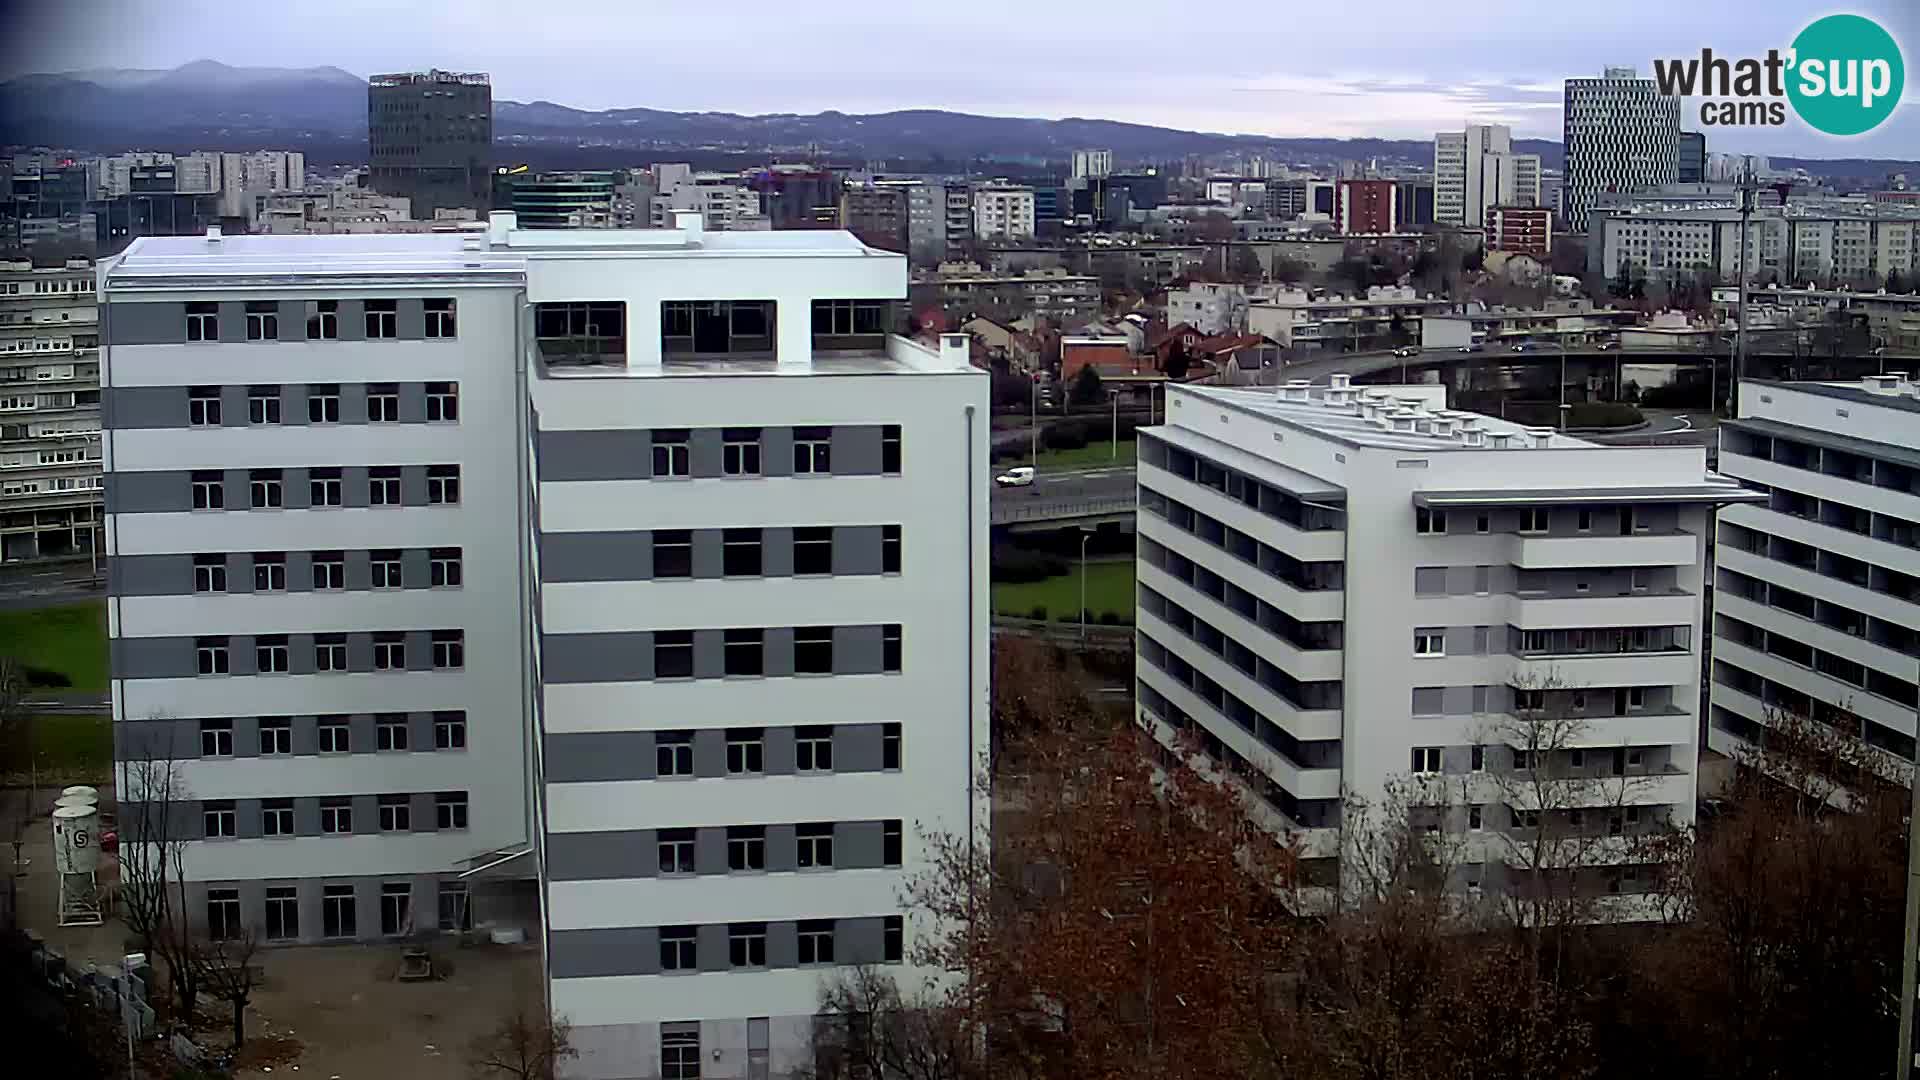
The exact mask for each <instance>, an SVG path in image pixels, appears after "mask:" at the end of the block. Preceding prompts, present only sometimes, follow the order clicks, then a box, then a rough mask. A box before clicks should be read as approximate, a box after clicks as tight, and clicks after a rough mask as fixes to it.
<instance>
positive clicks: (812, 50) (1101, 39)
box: [0, 0, 1920, 158]
mask: <svg viewBox="0 0 1920 1080" xmlns="http://www.w3.org/2000/svg"><path fill="white" fill-rule="evenodd" d="M599 3H600V0H587V7H588V8H589V9H594V8H596V5H597V4H599ZM1769 7H1771V8H1772V9H1773V10H1771V11H1765V12H1762V13H1758V14H1756V11H1755V8H1754V6H1753V5H1740V4H1736V3H1735V2H1734V0H1708V2H1706V3H1702V4H1698V5H1692V6H1690V7H1689V8H1687V9H1685V10H1675V9H1672V8H1670V7H1667V6H1657V5H1655V4H1654V3H1652V0H1627V2H1625V3H1623V4H1621V5H1617V6H1616V7H1615V8H1613V9H1611V10H1609V11H1606V12H1591V13H1588V14H1587V16H1586V19H1587V22H1586V23H1584V24H1583V25H1582V26H1581V28H1580V33H1579V35H1578V36H1577V37H1571V38H1568V37H1565V36H1564V35H1563V30H1562V27H1561V26H1560V25H1559V24H1549V23H1546V22H1543V21H1541V20H1540V19H1539V18H1538V12H1537V9H1536V8H1533V7H1531V6H1530V5H1525V4H1521V3H1517V2H1513V0H1492V2H1489V3H1483V4H1480V5H1477V6H1476V17H1475V18H1472V19H1468V20H1448V21H1444V22H1443V21H1441V20H1437V19H1435V18H1433V17H1432V16H1430V15H1429V14H1428V13H1427V9H1426V8H1424V7H1422V6H1420V5H1416V4H1414V3H1412V2H1411V0H1379V2H1378V3H1377V4H1376V5H1375V6H1374V9H1373V10H1374V13H1375V14H1376V15H1377V16H1379V17H1378V18H1372V19H1370V20H1369V30H1368V33H1367V34H1365V35H1364V36H1362V35H1357V34H1353V33H1351V32H1349V31H1348V29H1347V23H1346V21H1345V20H1346V17H1347V16H1346V13H1344V12H1327V13H1319V12H1304V13H1296V14H1292V15H1289V16H1288V18H1287V19H1286V20H1284V21H1280V20H1275V21H1274V23H1273V24H1271V25H1253V26H1235V27H1234V28H1233V32H1232V36H1231V38H1230V40H1231V41H1232V42H1233V46H1232V47H1231V48H1224V47H1223V46H1222V42H1224V41H1226V40H1229V39H1228V38H1225V37H1223V36H1222V33H1223V32H1222V28H1221V27H1219V26H1218V25H1217V24H1213V23H1205V22H1201V21H1195V22H1194V23H1193V24H1192V25H1167V24H1166V20H1165V19H1164V18H1161V17H1160V16H1158V15H1154V16H1151V17H1152V18H1153V19H1154V22H1153V25H1152V30H1151V32H1150V33H1148V32H1147V31H1146V30H1145V29H1144V24H1143V23H1142V21H1141V20H1128V19H1125V18H1116V19H1110V20H1102V21H1101V22H1100V24H1098V25H1091V26H1079V25H1075V24H1074V23H1073V22H1072V21H1071V20H1069V19H1068V18H1066V17H1065V16H1054V15H1051V14H1049V13H1047V12H1044V11H1040V12H1034V11H1030V10H1026V9H1018V8H1014V7H1013V6H1012V5H1008V4H1002V3H998V2H994V3H988V4H984V5H981V6H979V7H977V8H976V9H974V14H973V16H972V18H971V20H970V21H969V20H955V19H953V18H952V17H951V16H950V15H946V14H940V13H936V12H931V11H917V10H908V11H883V12H863V13H862V15H861V17H860V18H859V19H857V20H853V19H847V20H832V19H819V20H812V21H809V22H808V23H806V24H804V25H784V24H783V23H782V20H781V17H780V13H779V12H778V11H777V10H774V9H770V8H767V7H766V6H765V5H758V11H757V12H756V11H749V12H748V14H747V15H746V17H745V18H736V19H729V20H727V21H726V22H725V23H724V24H720V23H716V22H713V21H711V20H706V19H703V18H702V17H701V15H702V11H701V9H699V8H696V7H694V6H693V5H691V4H686V3H681V2H679V0H669V2H666V3H663V4H660V5H657V6H656V8H655V10H654V11H653V12H651V13H650V14H649V16H648V18H646V19H645V20H638V19H631V18H626V19H623V18H621V16H620V13H619V12H616V11H615V9H613V8H612V7H611V6H607V7H606V8H605V9H604V11H605V14H606V16H607V17H605V18H599V19H596V18H580V19H577V20H573V21H572V22H570V23H569V24H568V25H567V26H554V25H540V26H536V27H531V28H526V29H528V30H529V32H528V33H524V34H520V35H517V36H515V37H513V38H504V37H502V36H500V35H498V34H496V33H492V32H490V31H489V29H488V28H489V27H490V26H493V25H497V23H496V22H495V21H494V20H491V19H489V18H487V17H486V16H485V5H484V4H483V5H479V11H478V12H476V8H475V6H474V5H462V6H460V7H459V8H457V9H455V8H453V7H450V6H448V5H445V4H440V3H425V4H419V5H414V6H411V7H409V8H407V9H405V10H402V11H388V10H379V11H378V12H377V14H378V18H379V21H380V24H381V26H382V33H381V34H379V35H371V36H370V35H366V34H364V33H361V32H360V30H359V28H361V27H364V25H365V21H364V20H363V19H359V18H356V17H355V15H356V13H360V14H364V15H366V16H368V17H373V16H374V15H375V14H376V9H375V8H373V7H372V6H371V5H366V4H361V3H358V2H357V0H356V2H355V3H349V4H347V5H346V6H345V8H344V9H342V8H340V7H332V8H329V9H328V10H327V14H326V16H325V17H324V18H323V17H320V16H319V15H318V14H317V13H312V14H310V13H307V12H300V11H276V12H274V13H273V14H272V19H273V21H272V22H267V23H263V22H262V21H261V18H260V15H259V13H257V12H254V11H243V6H242V5H237V4H234V3H232V2H231V0H199V2H197V3H193V4H189V5H187V6H186V9H185V11H184V12H183V11H182V8H181V7H180V6H178V5H168V6H167V7H166V8H165V9H162V8H161V7H160V6H159V5H157V4H155V3H153V2H152V0H102V2H99V3H94V4H90V5H85V6H84V8H83V9H82V10H74V9H72V8H66V7H56V6H54V5H50V4H46V5H36V6H26V7H16V8H15V9H13V11H12V13H11V14H10V16H9V21H10V22H12V23H14V29H13V30H11V31H9V32H8V33H7V34H5V35H3V36H4V37H5V38H6V39H8V40H12V41H16V42H22V43H24V44H25V45H26V46H27V47H25V48H22V49H20V50H18V51H11V50H10V51H8V52H7V53H6V54H5V55H0V78H13V77H17V76H20V75H23V74H28V73H32V72H49V71H88V70H97V69H103V68H170V67H174V66H178V65H180V64H184V63H188V62H191V61H194V60H197V59H203V58H212V59H216V60H219V61H221V62H223V63H228V64H233V65H236V66H240V65H247V66H284V67H320V66H337V67H340V68H342V69H344V70H347V71H350V72H352V73H354V74H356V75H366V74H370V73H373V72H377V71H387V70H410V69H418V68H425V67H439V68H442V69H448V70H476V71H487V72H489V73H490V74H491V75H492V76H493V82H494V91H495V96H496V97H497V98H499V99H504V100H516V101H539V100H546V101H552V102H555V103H558V104H562V105H567V106H570V107H574V108H580V109H595V110H597V109H608V108H634V107H649V108H659V109H670V110H678V111H716V112H732V113H747V114H766V113H802V114H804V113H812V112H818V111H826V110H837V111H841V112H850V113H864V112H888V111H893V110H898V109H911V108H938V109H949V110H953V111H959V112H971V113H979V114H984V115H991V116H1022V117H1045V118H1061V117H1072V116H1078V117H1092V118H1100V119H1109V120H1117V121H1124V122H1132V123H1142V124H1153V125H1159V126H1166V127H1173V128H1182V129H1188V130H1195V131H1208V132H1225V133H1233V134H1251V135H1267V136H1271V137H1275V138H1297V137H1345V138H1353V137H1380V138H1401V139H1431V138H1432V136H1433V133H1434V132H1436V131H1447V130H1458V128H1459V127H1460V126H1461V125H1462V124H1465V123H1505V124H1509V125H1511V126H1512V127H1513V129H1514V134H1515V136H1516V137H1519V138H1546V139H1554V140H1557V139H1558V138H1559V137H1560V127H1561V106H1562V85H1561V80H1563V79H1565V78H1569V77H1580V76H1588V75H1597V74H1599V69H1600V67H1601V66H1602V65H1628V66H1634V67H1636V68H1638V69H1639V70H1640V72H1641V74H1643V75H1650V74H1651V70H1652V61H1653V59H1654V58H1656V57H1669V56H1683V55H1687V54H1688V53H1690V52H1695V53H1697V51H1698V50H1699V49H1700V48H1701V47H1702V46H1703V45H1707V46H1711V47H1713V48H1714V49H1715V50H1716V52H1720V53H1723V54H1727V55H1734V54H1746V53H1760V52H1764V51H1765V50H1766V49H1767V48H1769V47H1777V46H1784V45H1785V44H1786V43H1787V42H1788V41H1789V40H1790V39H1791V37H1792V35H1793V34H1794V33H1795V32H1796V31H1797V29H1798V28H1799V26H1800V25H1801V24H1802V23H1803V22H1804V21H1806V19H1807V18H1808V17H1809V16H1807V15H1805V14H1803V13H1802V12H1801V11H1799V10H1797V9H1795V8H1792V7H1789V6H1788V5H1785V4H1775V5H1769ZM746 8H748V9H753V8H756V5H754V4H748V5H746ZM1853 10H1855V11H1856V12H1858V13H1860V14H1865V15H1868V16H1870V17H1873V18H1876V19H1878V20H1880V21H1881V22H1882V24H1883V25H1885V26H1887V27H1888V28H1889V29H1890V30H1891V31H1892V32H1893V33H1894V34H1895V35H1896V36H1897V37H1900V38H1902V39H1904V40H1920V11H1915V10H1912V9H1907V8H1903V7H1901V6H1900V5H1897V4H1895V3H1893V2H1892V0H1863V2H1861V3H1858V4H1855V5H1853ZM503 13H504V9H503ZM1141 13H1142V15H1147V10H1146V9H1145V8H1144V7H1143V8H1142V9H1141ZM587 14H592V11H591V10H590V11H588V12H587ZM243 15H244V18H243ZM241 25H244V26H246V28H247V31H246V36H245V41H244V45H243V44H242V43H241V42H240V41H239V40H238V39H237V36H236V37H234V38H229V37H228V36H227V34H226V33H225V32H224V31H223V30H222V28H223V27H227V26H241ZM754 25H759V26H762V27H764V28H765V29H766V30H767V31H768V33H769V34H771V35H774V36H777V38H778V40H779V41H781V42H782V43H783V45H782V48H780V49H778V50H775V49H769V48H759V47H756V46H755V42H756V40H768V38H760V37H759V36H758V35H754V36H742V34H741V31H740V27H742V26H754ZM984 26H993V27H996V28H999V29H1002V30H1004V29H1006V28H1009V27H1012V28H1017V29H1020V30H1022V31H1023V32H1021V33H1017V34H1003V35H1002V36H999V37H995V38H992V39H990V41H991V44H990V46H989V45H988V44H986V43H985V42H984V40H983V43H982V44H981V45H980V47H979V48H977V49H953V48H916V47H911V46H910V47H906V48H902V47H900V43H901V42H902V41H905V42H909V43H911V42H914V41H920V42H926V43H929V44H931V43H934V42H936V41H938V40H951V39H952V36H953V35H954V34H955V33H956V32H958V33H961V34H964V33H965V32H966V31H968V30H969V29H971V28H974V27H984ZM127 27H138V28H139V29H140V31H141V32H140V33H138V34H125V33H119V32H116V30H115V28H120V29H124V28H127ZM573 27H579V28H580V29H578V30H575V29H572V28H573ZM1149 41H1151V42H1152V49H1153V51H1152V53H1151V54H1150V56H1151V57H1187V58H1189V62H1180V63H1174V62H1169V61H1167V60H1154V59H1150V58H1149V55H1143V54H1142V53H1141V52H1140V49H1141V46H1143V45H1144V44H1146V43H1148V42H1149ZM429 42H430V43H431V45H430V47H429V46H427V45H424V44H423V43H429ZM659 43H671V44H672V46H673V47H672V48H671V49H670V50H668V49H664V48H661V47H660V45H659ZM732 57H745V58H749V59H750V61H751V62H750V63H740V62H737V61H735V60H733V59H732ZM1116 72H1118V73H1120V75H1121V77H1116ZM1906 104H1912V92H1910V93H1909V100H1908V101H1907V102H1906ZM1682 117H1683V119H1682V126H1683V127H1686V128H1689V129H1699V128H1700V125H1699V123H1698V108H1697V106H1696V105H1695V104H1694V103H1692V102H1690V103H1689V104H1688V106H1686V107H1685V108H1683V110H1682ZM1704 130H1706V131H1707V132H1708V134H1709V144H1710V148H1712V149H1716V150H1727V151H1732V152H1749V153H1760V154H1771V155H1779V156H1796V157H1816V158H1843V157H1876V156H1877V157H1889V158H1898V157H1902V156H1904V155H1906V154H1909V153H1910V152H1911V151H1910V148H1911V147H1912V146H1913V145H1914V143H1915V140H1916V138H1917V137H1920V113H1917V112H1916V111H1915V110H1912V109H1904V110H1901V111H1900V112H1898V113H1896V115H1895V116H1894V117H1893V118H1892V119H1891V120H1890V121H1889V122H1887V123H1886V124H1884V125H1882V126H1881V127H1880V128H1879V129H1878V130H1876V131H1874V132H1871V133H1869V134H1867V135H1865V136H1862V137H1859V138H1856V139H1836V138H1832V137H1828V136H1824V135H1820V134H1819V133H1817V132H1814V131H1812V130H1810V129H1808V128H1806V127H1804V126H1802V125H1800V124H1799V123H1798V121H1797V120H1795V121H1792V122H1790V123H1789V125H1788V126H1786V127H1784V128H1780V129H1759V128H1748V129H1739V130H1737V131H1733V132H1722V131H1717V130H1714V129H1712V128H1706V129H1704Z"/></svg>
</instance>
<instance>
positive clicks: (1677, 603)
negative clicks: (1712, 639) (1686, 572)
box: [1509, 592, 1700, 630]
mask: <svg viewBox="0 0 1920 1080" xmlns="http://www.w3.org/2000/svg"><path fill="white" fill-rule="evenodd" d="M1511 612H1512V614H1511V615H1509V619H1510V621H1511V622H1512V624H1513V625H1514V626H1517V627H1519V628H1520V629H1522V630H1579V629H1588V630H1600V629H1605V628H1607V627H1612V626H1626V627H1633V626H1693V625H1695V624H1697V623H1698V622H1699V620H1700V598H1699V597H1698V596H1696V595H1694V594H1693V593H1685V592H1643V593H1631V594H1629V595H1626V596H1548V595H1545V594H1537V595H1529V594H1515V595H1514V596H1513V598H1512V603H1511Z"/></svg>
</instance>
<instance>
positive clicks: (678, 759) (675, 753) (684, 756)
mask: <svg viewBox="0 0 1920 1080" xmlns="http://www.w3.org/2000/svg"><path fill="white" fill-rule="evenodd" d="M653 772H654V775H655V776H658V777H660V778H661V779H667V778H669V777H674V776H692V775H693V732H691V731H663V732H660V733H659V734H658V735H655V736H654V737H653Z"/></svg>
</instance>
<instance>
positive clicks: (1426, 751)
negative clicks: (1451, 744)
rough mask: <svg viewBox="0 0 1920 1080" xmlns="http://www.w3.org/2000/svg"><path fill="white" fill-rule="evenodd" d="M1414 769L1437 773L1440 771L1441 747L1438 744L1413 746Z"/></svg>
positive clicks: (1416, 771) (1419, 771)
mask: <svg viewBox="0 0 1920 1080" xmlns="http://www.w3.org/2000/svg"><path fill="white" fill-rule="evenodd" d="M1413 771H1414V772H1415V773H1437V772H1439V771H1440V748H1439V747H1437V746H1416V747H1414V748H1413Z"/></svg>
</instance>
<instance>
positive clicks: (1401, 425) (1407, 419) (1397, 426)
mask: <svg viewBox="0 0 1920 1080" xmlns="http://www.w3.org/2000/svg"><path fill="white" fill-rule="evenodd" d="M1390 419H1391V420H1392V422H1393V430H1395V431H1404V432H1411V431H1413V414H1412V413H1406V412H1397V413H1394V414H1393V416H1392V417H1391V418H1390Z"/></svg>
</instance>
